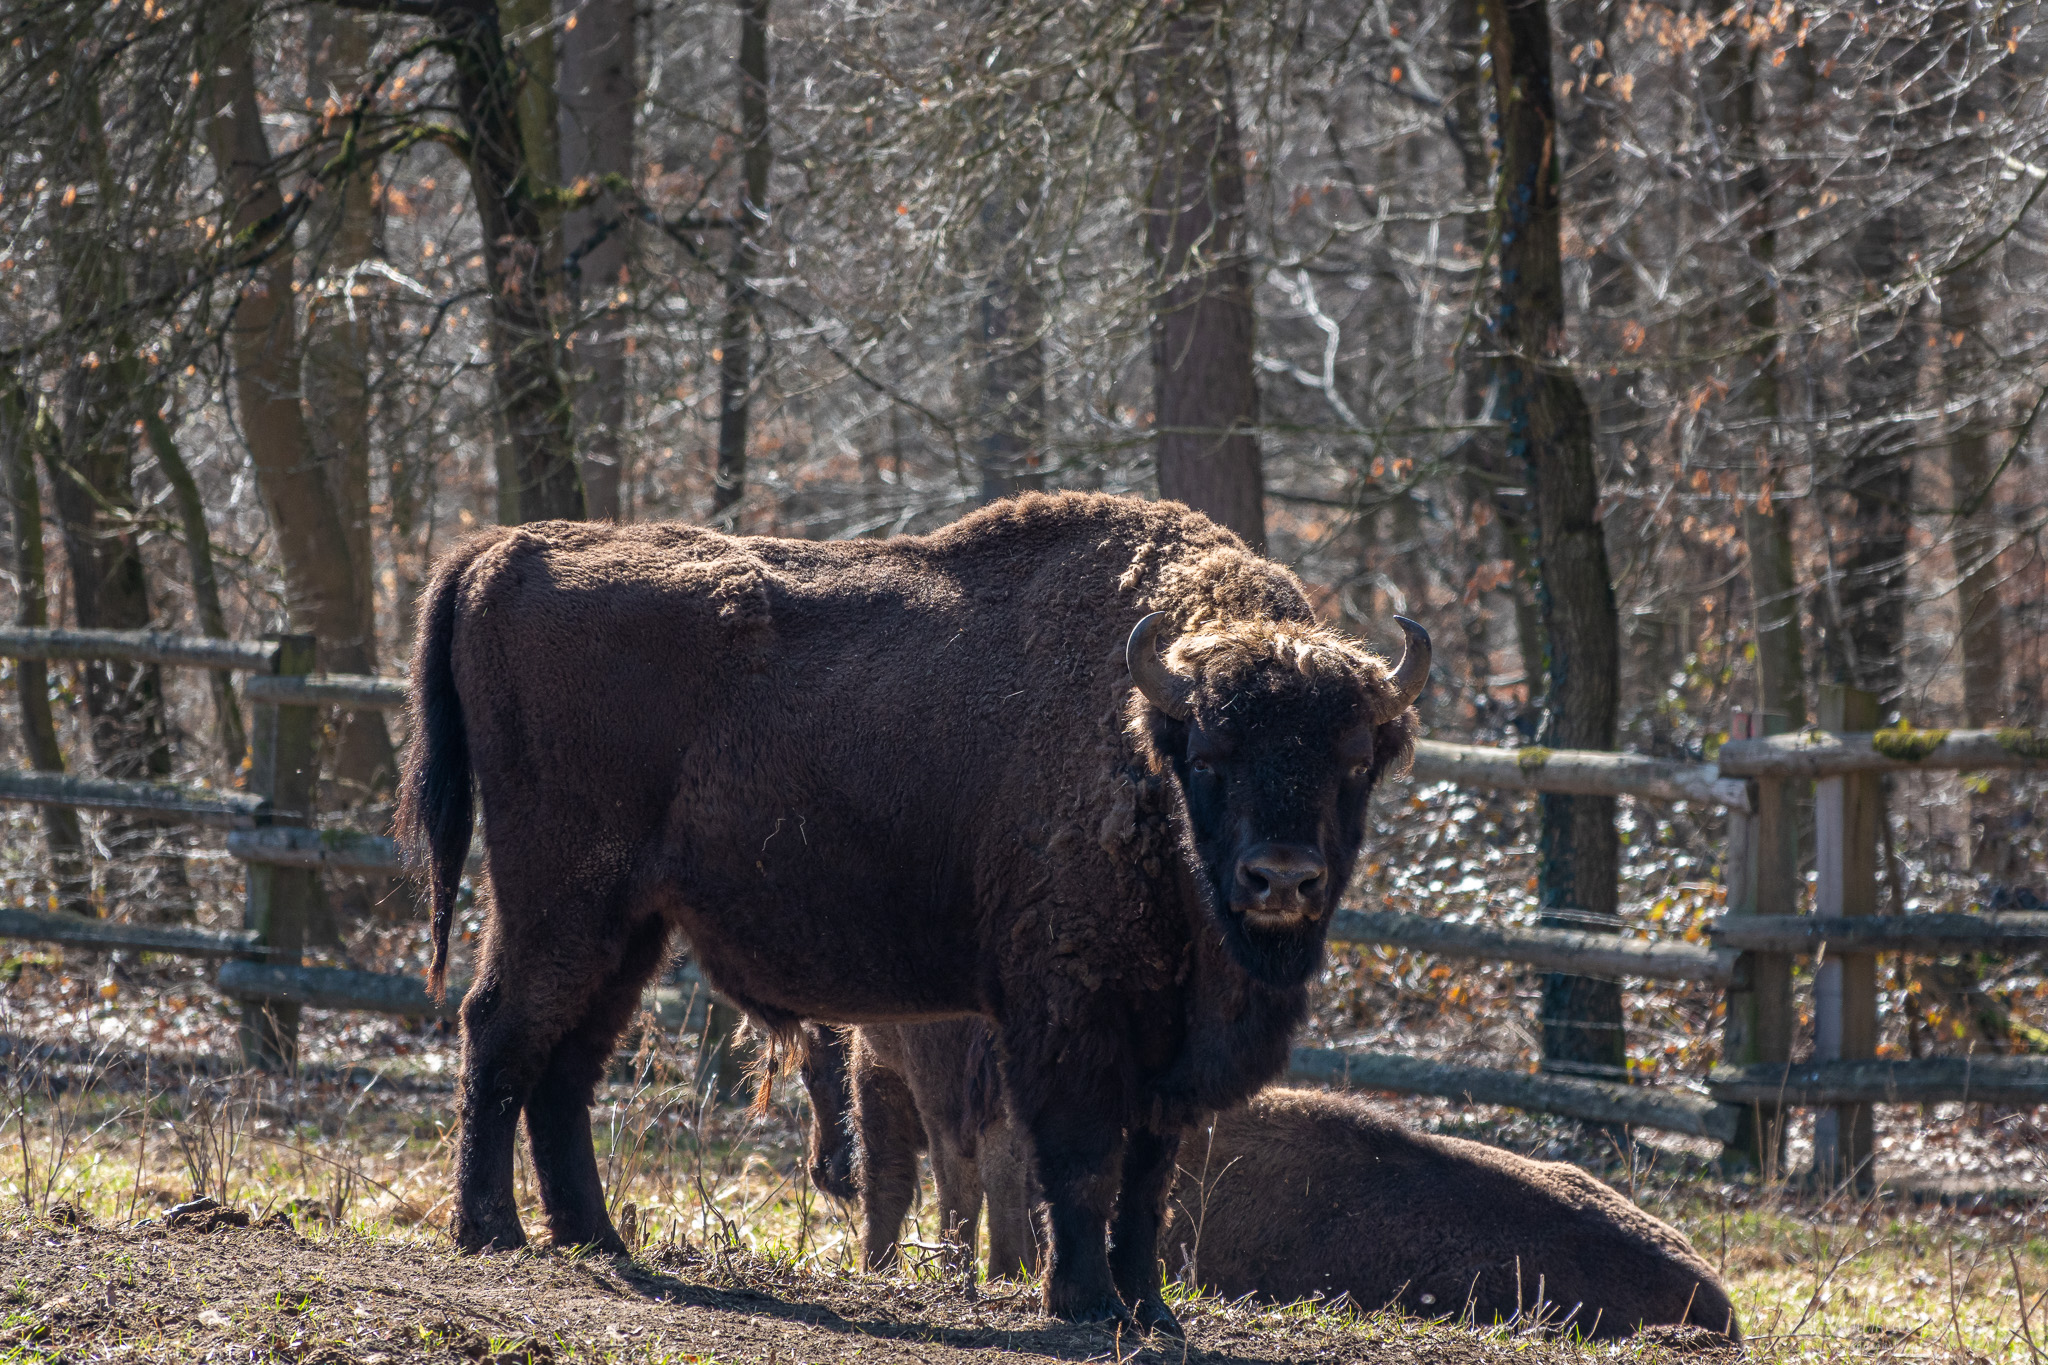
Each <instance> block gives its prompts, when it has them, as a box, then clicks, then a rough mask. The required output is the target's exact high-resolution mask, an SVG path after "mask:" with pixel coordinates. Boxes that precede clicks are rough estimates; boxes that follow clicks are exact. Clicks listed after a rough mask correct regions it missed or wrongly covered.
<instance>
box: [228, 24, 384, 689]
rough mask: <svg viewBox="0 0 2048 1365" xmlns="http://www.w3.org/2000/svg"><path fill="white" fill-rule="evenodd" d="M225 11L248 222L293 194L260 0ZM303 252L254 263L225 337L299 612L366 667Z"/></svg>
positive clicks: (335, 655) (237, 224) (356, 667)
mask: <svg viewBox="0 0 2048 1365" xmlns="http://www.w3.org/2000/svg"><path fill="white" fill-rule="evenodd" d="M220 14H221V20H222V22H221V25H220V29H219V32H220V33H221V35H222V37H221V44H220V47H219V49H218V50H217V52H216V53H215V54H214V57H213V61H212V65H213V77H212V79H213V89H212V93H211V103H212V107H213V108H214V110H215V111H216V112H215V113H214V115H213V117H212V120H211V122H210V124H209V126H208V129H207V137H208V141H209V142H210V144H211V147H212V152H213V159H214V164H215V166H216V167H217V168H218V170H219V174H220V179H221V183H222V186H223V188H224V191H225V193H226V195H227V202H226V203H225V204H224V205H223V206H222V207H223V210H224V212H225V214H226V216H227V217H228V219H229V221H230V223H231V224H232V225H233V228H234V230H236V231H238V232H240V231H248V230H250V229H253V228H256V227H257V226H258V225H260V224H262V223H264V222H265V221H266V220H269V219H271V218H272V216H273V215H282V213H283V211H284V198H283V195H282V194H281V193H280V192H279V189H278V184H277V179H276V170H275V166H274V163H273V162H272V160H271V155H270V145H269V139H268V138H267V137H266V136H265V135H264V131H263V124H262V114H261V110H260V108H259V106H258V103H257V98H256V79H255V73H254V71H253V69H252V68H251V66H250V25H251V23H252V22H253V18H254V6H253V5H252V4H250V3H249V0H238V3H236V4H234V5H232V6H228V5H224V6H222V8H221V10H220ZM293 263H294V253H293V251H292V249H291V245H290V242H289V241H284V242H280V243H279V244H278V246H277V249H276V250H274V251H272V252H271V253H270V254H269V255H268V256H266V257H265V258H264V259H263V261H262V263H261V264H260V265H258V266H257V267H256V268H255V269H254V270H253V271H252V272H251V277H250V278H249V279H248V280H247V281H246V283H245V284H244V286H243V288H242V291H241V294H240V297H239V298H238V300H237V301H236V305H235V311H234V318H233V321H232V323H231V324H230V326H229V328H228V337H227V340H228V353H229V356H230V358H231V360H232V362H233V365H234V380H235V398H236V402H237V405H238V407H239V409H240V415H241V425H242V432H243V435H244V437H245V438H246V439H247V441H248V443H249V456H250V461H251V463H252V464H253V465H254V466H255V469H256V485H257V489H258V490H259V491H260V492H261V493H262V495H263V502H264V506H265V507H266V508H267V509H268V511H269V513H270V518H271V524H272V525H273V526H274V527H275V528H276V531H277V545H278V554H279V557H280V558H281V559H282V560H283V562H284V575H285V591H286V597H287V602H288V605H289V607H290V609H291V614H292V619H293V623H294V625H295V626H297V627H298V628H299V629H302V630H306V631H310V632H311V633H313V634H314V635H315V636H317V637H318V638H319V641H320V645H321V665H322V666H323V667H325V668H328V669H331V670H333V671H336V672H346V673H365V672H369V671H370V670H371V668H372V667H373V665H374V659H373V656H372V655H371V654H370V653H369V652H368V649H367V641H366V640H365V638H364V637H363V634H362V630H361V623H362V622H363V621H364V620H365V619H366V618H367V617H368V614H369V613H368V611H367V610H366V608H365V607H364V605H363V603H362V602H361V601H360V600H359V593H360V592H361V590H362V586H363V585H364V584H365V583H366V582H367V579H366V577H365V576H364V575H362V574H359V573H358V572H357V571H356V566H355V555H354V550H353V548H352V544H351V539H350V536H349V533H348V527H347V523H346V522H345V520H344V518H343V514H342V510H341V508H340V507H339V506H338V505H337V503H336V499H335V496H334V482H333V481H332V480H330V479H329V478H328V476H327V474H326V473H325V471H324V470H323V468H322V466H321V462H320V459H319V457H318V453H317V451H316V449H315V447H314V444H313V439H312V436H311V434H310V433H309V432H308V430H307V425H306V414H305V410H304V408H303V407H302V406H301V405H300V402H299V392H298V389H299V377H300V364H299V338H298V325H297V318H296V316H295V314H294V312H293V309H292V304H291V301H292V298H293V292H294V291H293V287H292V286H293Z"/></svg>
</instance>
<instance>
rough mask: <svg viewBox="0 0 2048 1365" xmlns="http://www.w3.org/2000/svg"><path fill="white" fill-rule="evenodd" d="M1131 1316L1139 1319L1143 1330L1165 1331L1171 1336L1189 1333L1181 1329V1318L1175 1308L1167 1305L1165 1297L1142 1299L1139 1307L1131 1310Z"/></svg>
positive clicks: (1182, 1335)
mask: <svg viewBox="0 0 2048 1365" xmlns="http://www.w3.org/2000/svg"><path fill="white" fill-rule="evenodd" d="M1131 1316H1132V1317H1133V1318H1135V1319H1136V1320H1137V1323H1138V1327H1139V1330H1141V1331H1145V1332H1164V1333H1166V1335H1168V1336H1170V1337H1184V1336H1186V1335H1187V1333H1186V1332H1183V1331H1182V1330H1181V1327H1180V1319H1179V1318H1177V1317H1175V1316H1174V1315H1173V1310H1172V1309H1171V1308H1168V1307H1167V1306H1166V1301H1165V1300H1164V1299H1142V1300H1140V1301H1139V1303H1138V1305H1137V1307H1135V1308H1133V1309H1132V1310H1131Z"/></svg>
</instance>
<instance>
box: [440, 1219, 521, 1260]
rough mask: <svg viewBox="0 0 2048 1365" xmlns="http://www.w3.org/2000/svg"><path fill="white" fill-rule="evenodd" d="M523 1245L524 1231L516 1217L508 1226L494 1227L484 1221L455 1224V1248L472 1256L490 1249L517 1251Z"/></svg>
mask: <svg viewBox="0 0 2048 1365" xmlns="http://www.w3.org/2000/svg"><path fill="white" fill-rule="evenodd" d="M525 1245H526V1232H525V1230H524V1229H523V1228H521V1227H520V1226H519V1223H518V1221H517V1220H516V1219H515V1220H514V1221H513V1223H512V1225H511V1226H510V1227H496V1226H492V1225H490V1224H486V1223H457V1224H456V1225H455V1246H456V1249H457V1250H459V1251H465V1252H468V1253H469V1254H470V1255H473V1256H474V1255H478V1254H480V1253H484V1252H491V1251H517V1250H519V1248H521V1247H523V1246H525Z"/></svg>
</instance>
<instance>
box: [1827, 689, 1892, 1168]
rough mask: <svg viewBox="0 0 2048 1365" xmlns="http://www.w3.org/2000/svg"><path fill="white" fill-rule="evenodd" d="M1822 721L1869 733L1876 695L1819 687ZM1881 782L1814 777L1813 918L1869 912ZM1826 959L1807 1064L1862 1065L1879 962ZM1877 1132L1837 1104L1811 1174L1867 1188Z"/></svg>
mask: <svg viewBox="0 0 2048 1365" xmlns="http://www.w3.org/2000/svg"><path fill="white" fill-rule="evenodd" d="M1820 724H1821V728H1822V729H1823V730H1829V731H1833V732H1835V733H1837V734H1839V733H1842V732H1844V731H1852V730H1863V731H1868V730H1875V729H1876V728H1877V698H1876V696H1874V695H1873V694H1871V693H1869V692H1863V691H1859V690H1858V689H1856V688H1853V687H1845V686H1840V685H1837V684H1829V685H1827V686H1824V687H1822V688H1821V690H1820ZM1883 818H1884V778H1883V777H1882V776H1880V775H1879V774H1877V773H1854V774H1850V775H1847V776H1843V777H1829V778H1824V779H1822V780H1821V781H1820V782H1819V783H1817V784H1816V786H1815V789H1814V809H1813V825H1814V866H1815V871H1816V874H1817V875H1816V878H1815V880H1816V883H1817V884H1816V887H1815V896H1814V908H1815V911H1816V912H1817V913H1818V914H1821V915H1874V914H1876V913H1877V846H1878V834H1879V826H1878V822H1879V821H1881V820H1882V819H1883ZM1823 951H1824V953H1825V955H1824V956H1823V958H1822V959H1821V962H1820V964H1819V966H1818V967H1817V968H1816V969H1815V971H1814V981H1813V1059H1814V1060H1815V1061H1817V1062H1835V1061H1862V1060H1865V1059H1867V1058H1870V1057H1874V1056H1876V1055H1877V956H1876V954H1874V953H1836V952H1831V951H1826V950H1825V949H1824V950H1823ZM1876 1145H1877V1143H1876V1133H1875V1128H1874V1124H1873V1121H1872V1114H1871V1108H1870V1106H1869V1105H1867V1104H1839V1105H1834V1106H1832V1107H1830V1108H1827V1109H1823V1110H1822V1111H1821V1112H1820V1113H1819V1114H1818V1115H1816V1116H1815V1118H1814V1127H1813V1176H1814V1181H1815V1183H1816V1184H1818V1185H1820V1186H1822V1187H1824V1188H1831V1187H1833V1186H1836V1185H1839V1184H1841V1183H1843V1182H1844V1181H1851V1180H1853V1181H1854V1182H1855V1185H1856V1189H1857V1190H1858V1191H1859V1192H1862V1193H1868V1192H1869V1191H1870V1190H1871V1189H1872V1188H1874V1187H1875V1184H1876V1179H1875V1171H1874V1170H1873V1165H1872V1162H1873V1158H1874V1156H1875V1153H1876Z"/></svg>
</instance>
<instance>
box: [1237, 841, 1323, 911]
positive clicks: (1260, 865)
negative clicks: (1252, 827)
mask: <svg viewBox="0 0 2048 1365" xmlns="http://www.w3.org/2000/svg"><path fill="white" fill-rule="evenodd" d="M1328 870H1329V868H1328V866H1327V865H1326V864H1325V863H1324V862H1323V855H1322V854H1320V853H1318V852H1316V850H1314V849H1313V848H1308V847H1304V846H1302V845H1299V844H1262V845H1260V846H1259V847H1257V848H1255V849H1253V850H1252V851H1251V852H1250V853H1248V854H1246V855H1245V857H1244V859H1243V861H1241V862H1240V863H1239V864H1238V867H1237V875H1238V881H1239V883H1240V885H1241V887H1242V889H1243V891H1244V893H1245V899H1246V900H1248V901H1250V902H1251V903H1252V904H1255V905H1266V904H1270V903H1272V902H1275V901H1287V900H1300V899H1303V898H1306V897H1308V896H1311V895H1313V894H1315V892H1316V891H1317V890H1318V889H1319V888H1320V887H1321V886H1322V881H1323V875H1324V873H1326V872H1327V871H1328Z"/></svg>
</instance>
